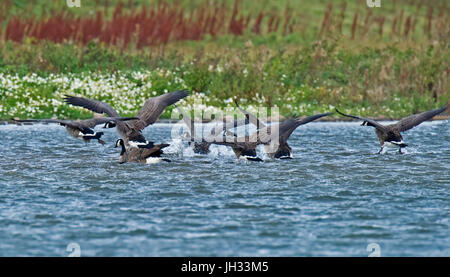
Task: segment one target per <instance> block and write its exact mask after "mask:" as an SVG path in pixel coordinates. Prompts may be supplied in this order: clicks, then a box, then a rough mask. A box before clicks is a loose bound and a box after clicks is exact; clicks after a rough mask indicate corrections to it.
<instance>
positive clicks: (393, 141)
mask: <svg viewBox="0 0 450 277" xmlns="http://www.w3.org/2000/svg"><path fill="white" fill-rule="evenodd" d="M447 108H448V105H446V106H444V107H441V108H439V109H436V110H431V111H427V112H423V113H418V114H414V115H411V116H408V117H405V118H403V119H401V120H400V121H398V122H397V123H395V124H390V125H381V124H380V123H378V122H376V121H375V120H373V119H370V118H365V117H360V116H355V115H348V114H344V113H341V112H340V111H339V110H338V109H336V112H337V113H339V114H341V115H343V116H346V117H351V118H355V119H360V120H363V123H362V124H361V126H371V127H374V128H375V133H376V135H377V137H378V140H379V141H380V145H381V148H380V151H378V153H377V154H380V153H381V152H382V151H383V149H384V148H385V147H391V146H393V147H398V152H399V153H400V154H401V153H402V148H404V147H406V146H408V145H407V144H406V143H404V142H403V137H402V135H401V132H404V131H407V130H409V129H411V128H413V127H415V126H417V125H419V124H420V123H422V122H424V121H427V120H429V119H431V118H433V117H434V116H435V115H438V114H440V113H442V112H443V111H445V110H446V109H447Z"/></svg>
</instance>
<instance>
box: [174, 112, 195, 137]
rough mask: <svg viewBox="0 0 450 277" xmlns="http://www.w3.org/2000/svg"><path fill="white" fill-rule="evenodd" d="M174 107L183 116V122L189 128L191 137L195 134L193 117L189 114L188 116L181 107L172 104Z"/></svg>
mask: <svg viewBox="0 0 450 277" xmlns="http://www.w3.org/2000/svg"><path fill="white" fill-rule="evenodd" d="M174 106H175V108H177V110H178V112H179V113H180V114H181V116H182V117H183V121H184V124H186V126H187V127H188V128H189V132H190V134H191V137H194V136H195V127H194V119H192V118H191V117H190V116H188V115H187V114H186V113H184V111H183V110H182V109H180V108H179V107H178V106H176V105H175V104H174Z"/></svg>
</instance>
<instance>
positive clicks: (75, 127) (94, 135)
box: [15, 117, 138, 144]
mask: <svg viewBox="0 0 450 277" xmlns="http://www.w3.org/2000/svg"><path fill="white" fill-rule="evenodd" d="M136 119H138V118H137V117H94V118H91V119H86V120H63V119H24V120H15V121H16V122H20V123H24V122H40V123H58V124H59V125H61V126H65V127H66V130H67V132H68V133H69V134H70V135H71V136H73V137H75V138H80V139H82V140H84V141H85V142H90V141H91V139H96V140H97V141H98V142H99V143H101V144H105V142H104V141H103V140H102V139H100V138H101V136H102V135H103V132H95V131H94V130H93V128H94V127H95V126H97V125H99V124H105V125H107V127H106V128H112V127H111V126H114V125H115V124H117V123H118V122H123V121H128V120H136Z"/></svg>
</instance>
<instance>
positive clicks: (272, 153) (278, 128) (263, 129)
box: [235, 102, 333, 159]
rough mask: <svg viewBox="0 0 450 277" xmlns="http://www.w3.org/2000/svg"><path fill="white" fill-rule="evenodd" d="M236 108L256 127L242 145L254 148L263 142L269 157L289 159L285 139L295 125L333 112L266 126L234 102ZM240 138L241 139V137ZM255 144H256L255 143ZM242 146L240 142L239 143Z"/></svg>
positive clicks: (289, 153)
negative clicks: (254, 131)
mask: <svg viewBox="0 0 450 277" xmlns="http://www.w3.org/2000/svg"><path fill="white" fill-rule="evenodd" d="M235 104H236V106H237V108H238V109H239V110H240V111H241V112H242V113H244V114H245V116H246V118H247V119H248V120H249V122H250V123H252V124H253V125H255V126H256V127H257V132H256V133H255V134H253V135H251V136H249V138H248V141H250V142H251V143H246V144H244V145H246V146H248V147H249V148H250V149H251V148H254V147H255V148H256V146H257V145H259V144H264V148H265V152H266V153H267V155H268V156H269V157H270V158H275V159H291V158H292V149H291V147H290V146H289V144H288V143H287V140H288V139H289V137H290V136H291V134H292V132H294V130H295V129H297V127H299V126H300V125H304V124H306V123H309V122H311V121H314V120H316V119H319V118H321V117H324V116H329V115H332V114H333V113H332V112H330V113H322V114H316V115H312V116H308V117H305V118H289V119H286V120H284V121H283V122H281V123H277V124H273V125H270V126H266V125H265V124H264V123H263V122H262V121H261V120H260V119H258V117H256V116H255V115H253V114H251V113H249V112H248V111H246V110H244V109H242V108H241V107H240V106H239V104H238V103H237V102H236V103H235ZM241 140H242V139H241ZM255 144H256V145H255ZM240 145H241V147H243V145H242V143H241V144H240Z"/></svg>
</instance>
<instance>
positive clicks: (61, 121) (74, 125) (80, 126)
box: [15, 119, 94, 134]
mask: <svg viewBox="0 0 450 277" xmlns="http://www.w3.org/2000/svg"><path fill="white" fill-rule="evenodd" d="M15 121H16V122H37V123H57V124H59V125H61V126H69V127H71V128H74V129H77V130H79V131H81V132H83V134H93V133H94V131H93V130H91V129H90V128H89V127H88V126H86V125H84V124H83V123H81V122H77V121H72V120H64V119H23V120H15Z"/></svg>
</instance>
